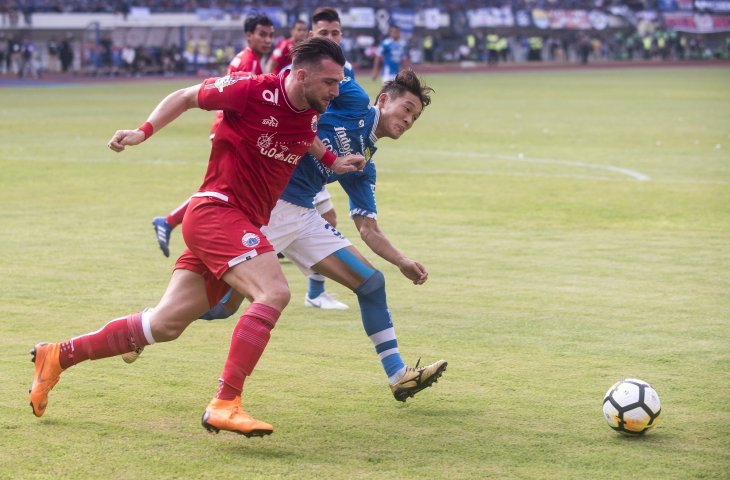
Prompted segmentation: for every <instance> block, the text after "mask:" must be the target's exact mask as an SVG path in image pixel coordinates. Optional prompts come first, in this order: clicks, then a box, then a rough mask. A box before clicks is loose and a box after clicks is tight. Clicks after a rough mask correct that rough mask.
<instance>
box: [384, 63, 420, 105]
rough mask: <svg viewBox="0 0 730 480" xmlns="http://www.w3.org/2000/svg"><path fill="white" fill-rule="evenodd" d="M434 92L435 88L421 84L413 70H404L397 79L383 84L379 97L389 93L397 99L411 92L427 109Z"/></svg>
mask: <svg viewBox="0 0 730 480" xmlns="http://www.w3.org/2000/svg"><path fill="white" fill-rule="evenodd" d="M433 91H434V89H433V88H431V87H429V86H428V85H426V84H425V83H422V82H421V79H420V78H418V75H416V74H415V73H414V72H413V70H403V71H401V72H400V73H398V75H396V76H395V79H393V80H388V81H387V82H385V83H384V84H383V88H382V89H381V90H380V93H378V97H380V95H382V94H384V93H387V94H388V95H389V96H391V97H392V98H396V97H400V96H401V95H403V94H404V93H406V92H410V93H412V94H413V95H415V96H416V97H418V99H419V100H421V106H422V107H423V108H426V107H427V106H429V105H430V104H431V95H430V94H431V93H432V92H433Z"/></svg>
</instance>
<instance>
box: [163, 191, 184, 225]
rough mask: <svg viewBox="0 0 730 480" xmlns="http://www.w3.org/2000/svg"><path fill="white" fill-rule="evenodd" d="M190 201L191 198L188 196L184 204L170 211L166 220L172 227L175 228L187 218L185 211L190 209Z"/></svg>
mask: <svg viewBox="0 0 730 480" xmlns="http://www.w3.org/2000/svg"><path fill="white" fill-rule="evenodd" d="M189 203H190V199H189V198H188V199H187V200H185V202H184V203H183V204H182V205H180V206H179V207H177V208H176V209H175V210H173V211H172V212H170V215H168V216H167V217H165V221H166V222H167V224H168V225H170V227H172V228H175V227H177V226H178V225H180V224H181V223H182V221H183V218H185V212H186V211H187V210H188V204H189Z"/></svg>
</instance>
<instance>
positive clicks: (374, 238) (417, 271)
mask: <svg viewBox="0 0 730 480" xmlns="http://www.w3.org/2000/svg"><path fill="white" fill-rule="evenodd" d="M352 219H353V221H354V222H355V226H356V227H357V230H358V232H359V233H360V238H362V240H363V241H364V242H365V243H366V244H367V246H368V247H369V248H370V250H372V251H373V252H375V253H377V254H378V255H380V256H381V257H383V258H384V259H385V260H387V261H388V262H390V263H392V264H393V265H395V266H396V267H398V269H399V270H400V271H401V273H402V274H403V275H404V276H405V277H406V278H408V279H409V280H411V281H412V282H413V284H414V285H422V284H423V283H425V282H426V280H428V271H426V267H424V266H423V265H421V264H420V263H419V262H417V261H415V260H411V259H410V258H408V257H407V256H406V255H405V254H403V252H401V251H400V250H398V248H396V246H395V245H393V243H391V241H390V239H388V237H387V236H386V235H385V233H384V232H383V231H382V230H381V229H380V227H379V226H378V221H377V220H375V219H374V218H369V217H364V216H362V215H354V216H353V217H352Z"/></svg>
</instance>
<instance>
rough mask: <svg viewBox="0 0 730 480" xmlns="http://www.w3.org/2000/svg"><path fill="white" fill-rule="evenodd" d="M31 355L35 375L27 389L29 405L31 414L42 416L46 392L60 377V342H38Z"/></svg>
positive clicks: (46, 398) (46, 401)
mask: <svg viewBox="0 0 730 480" xmlns="http://www.w3.org/2000/svg"><path fill="white" fill-rule="evenodd" d="M30 354H31V355H32V356H33V358H32V359H31V361H32V362H33V363H35V376H34V377H33V384H32V385H31V387H30V390H28V393H30V406H31V407H32V408H33V415H35V416H36V417H41V416H43V414H44V413H46V405H48V392H50V391H51V389H52V388H53V387H54V386H55V385H56V384H57V383H58V380H59V379H60V378H61V372H63V370H64V369H63V368H61V362H60V356H61V344H60V343H39V344H37V345H36V346H35V348H33V350H32V351H31V352H30Z"/></svg>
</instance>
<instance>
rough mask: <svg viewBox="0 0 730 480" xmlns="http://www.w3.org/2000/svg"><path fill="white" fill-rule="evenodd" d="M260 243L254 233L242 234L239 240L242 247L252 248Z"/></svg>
mask: <svg viewBox="0 0 730 480" xmlns="http://www.w3.org/2000/svg"><path fill="white" fill-rule="evenodd" d="M260 242H261V239H260V238H259V236H258V235H256V234H255V233H250V232H247V233H244V234H243V237H242V238H241V243H242V244H243V246H244V247H248V248H253V247H255V246H256V245H258V244H259V243H260Z"/></svg>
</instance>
